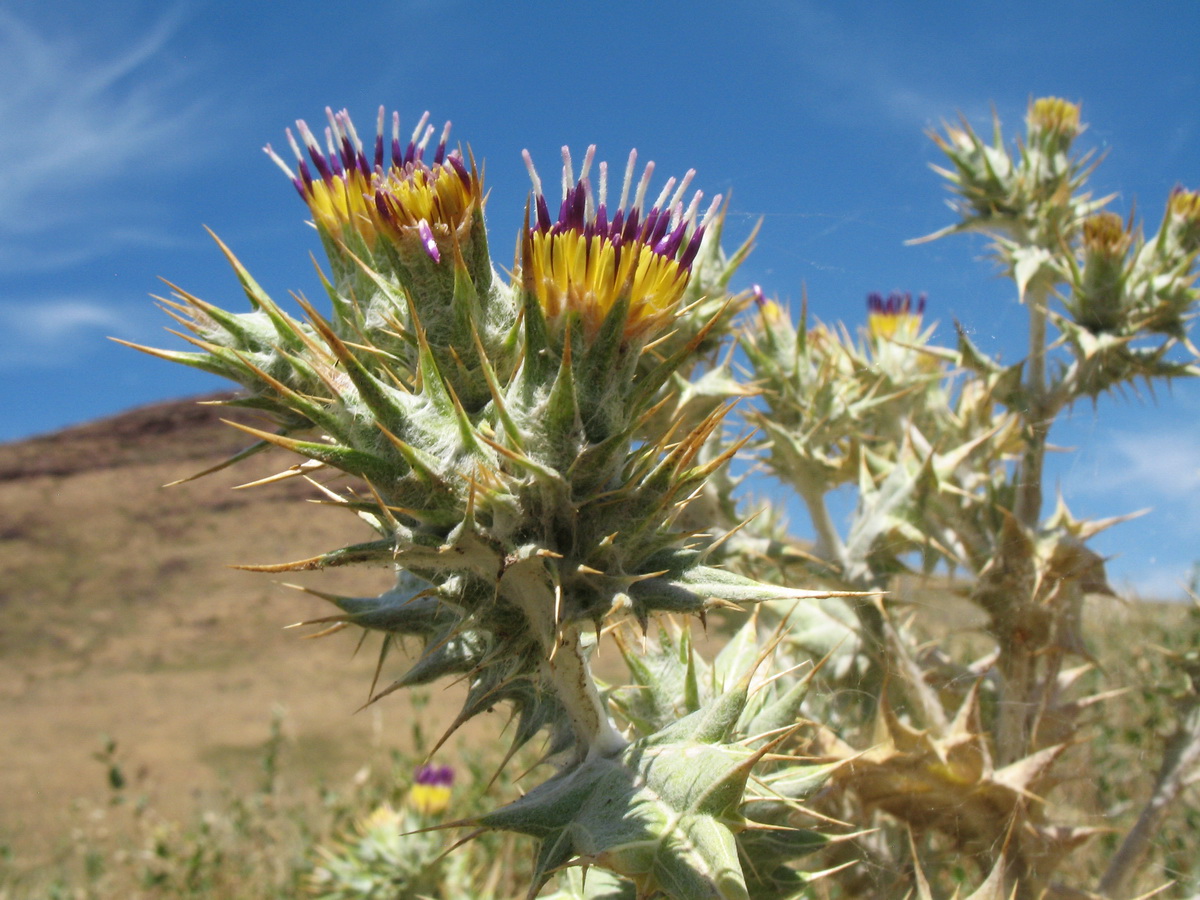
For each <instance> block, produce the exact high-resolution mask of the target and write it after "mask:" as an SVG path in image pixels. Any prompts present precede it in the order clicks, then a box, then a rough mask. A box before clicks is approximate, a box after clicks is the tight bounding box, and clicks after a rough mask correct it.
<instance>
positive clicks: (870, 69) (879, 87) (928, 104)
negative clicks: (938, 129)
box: [776, 0, 986, 129]
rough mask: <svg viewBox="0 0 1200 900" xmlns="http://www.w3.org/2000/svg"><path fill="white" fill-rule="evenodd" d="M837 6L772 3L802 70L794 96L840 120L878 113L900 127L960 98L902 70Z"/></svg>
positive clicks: (868, 118)
mask: <svg viewBox="0 0 1200 900" xmlns="http://www.w3.org/2000/svg"><path fill="white" fill-rule="evenodd" d="M839 9H840V8H839V7H838V6H836V5H818V4H815V3H811V2H808V0H783V2H780V3H778V4H777V5H776V14H777V16H778V18H779V24H780V28H779V29H778V30H777V31H776V35H777V37H778V38H779V39H780V40H782V41H784V42H786V43H787V44H788V45H789V50H790V57H789V58H791V59H793V60H794V61H795V64H796V66H797V68H798V69H799V70H800V71H801V72H803V73H804V76H805V81H806V83H805V84H803V85H798V86H797V87H800V88H801V89H800V90H798V91H797V93H796V96H798V97H801V98H802V97H805V96H809V97H812V98H813V101H814V103H813V109H814V110H816V111H818V112H820V113H821V114H823V115H826V116H829V117H831V118H833V119H835V120H837V121H838V122H839V123H841V124H845V125H871V126H874V127H878V125H879V124H880V120H881V118H882V120H883V121H884V122H888V123H891V124H893V125H897V126H901V127H903V128H905V129H910V128H912V126H913V125H914V124H915V125H917V126H921V125H930V124H934V123H936V122H938V121H939V120H940V119H941V118H942V117H944V116H945V115H946V114H947V111H948V110H954V109H956V108H959V107H961V104H962V100H961V98H956V97H953V96H951V95H950V94H946V93H944V92H943V91H941V90H938V89H934V88H931V87H930V86H929V85H928V84H919V83H917V81H916V80H915V78H914V77H913V72H910V73H908V74H907V75H906V73H905V72H904V71H903V70H902V65H901V63H902V60H901V59H898V58H897V56H896V55H895V54H894V53H887V52H881V51H880V47H879V43H878V41H877V40H874V39H871V38H869V37H868V36H867V34H866V33H864V32H863V31H861V30H860V29H858V28H856V27H855V22H854V20H853V17H852V16H850V15H848V14H846V13H845V12H841V13H839V12H838V10H839ZM909 55H910V56H911V55H912V54H911V53H910V54H909ZM980 111H986V106H981V109H980V110H974V109H966V110H964V112H965V114H967V115H969V116H974V115H975V114H976V113H978V112H980Z"/></svg>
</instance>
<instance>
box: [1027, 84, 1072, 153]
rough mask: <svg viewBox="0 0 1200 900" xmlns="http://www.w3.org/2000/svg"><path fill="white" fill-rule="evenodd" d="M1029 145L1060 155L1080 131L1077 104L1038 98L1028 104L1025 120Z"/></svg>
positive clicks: (1054, 98)
mask: <svg viewBox="0 0 1200 900" xmlns="http://www.w3.org/2000/svg"><path fill="white" fill-rule="evenodd" d="M1025 122H1026V125H1027V126H1028V128H1029V143H1030V144H1031V145H1034V146H1039V147H1042V148H1044V149H1046V150H1047V151H1049V152H1055V153H1062V152H1065V151H1066V149H1067V148H1068V147H1070V146H1071V142H1072V141H1073V140H1075V138H1076V136H1077V135H1078V134H1079V132H1080V131H1081V130H1082V129H1081V127H1080V124H1079V104H1077V103H1071V102H1070V101H1067V100H1063V99H1062V98H1060V97H1040V98H1038V99H1037V100H1034V101H1033V102H1032V103H1030V104H1029V113H1028V115H1027V116H1026V118H1025Z"/></svg>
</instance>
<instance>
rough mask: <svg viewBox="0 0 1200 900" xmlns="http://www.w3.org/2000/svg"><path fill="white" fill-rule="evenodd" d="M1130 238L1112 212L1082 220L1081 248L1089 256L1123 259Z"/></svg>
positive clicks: (1118, 217) (1101, 213)
mask: <svg viewBox="0 0 1200 900" xmlns="http://www.w3.org/2000/svg"><path fill="white" fill-rule="evenodd" d="M1131 241H1132V236H1131V235H1130V234H1129V232H1128V231H1126V230H1125V223H1124V221H1123V220H1122V219H1121V217H1120V216H1119V215H1117V214H1116V213H1114V212H1100V213H1096V214H1095V215H1092V216H1088V217H1087V218H1086V219H1084V220H1083V247H1084V250H1085V251H1087V253H1088V254H1089V255H1092V254H1095V255H1097V256H1104V257H1107V258H1111V259H1124V257H1125V254H1126V253H1127V252H1128V250H1129V245H1130V243H1131Z"/></svg>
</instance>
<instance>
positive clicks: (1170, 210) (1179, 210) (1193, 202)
mask: <svg viewBox="0 0 1200 900" xmlns="http://www.w3.org/2000/svg"><path fill="white" fill-rule="evenodd" d="M1167 227H1168V228H1169V229H1170V231H1171V233H1172V235H1173V237H1174V238H1175V240H1176V242H1177V246H1178V247H1179V248H1180V249H1182V250H1183V252H1184V253H1195V252H1196V251H1197V250H1200V191H1186V190H1184V189H1183V188H1182V187H1176V188H1175V189H1174V190H1172V191H1171V196H1170V198H1169V199H1168V200H1167Z"/></svg>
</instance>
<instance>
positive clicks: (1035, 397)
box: [1013, 290, 1051, 529]
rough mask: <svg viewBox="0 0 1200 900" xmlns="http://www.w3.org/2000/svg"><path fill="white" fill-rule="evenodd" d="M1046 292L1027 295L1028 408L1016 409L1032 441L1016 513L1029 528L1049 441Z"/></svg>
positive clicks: (1038, 507)
mask: <svg viewBox="0 0 1200 900" xmlns="http://www.w3.org/2000/svg"><path fill="white" fill-rule="evenodd" d="M1045 293H1046V292H1045V291H1039V290H1030V291H1029V292H1028V293H1027V294H1026V296H1025V303H1026V305H1027V306H1028V308H1029V356H1028V359H1027V376H1026V382H1025V396H1026V400H1027V404H1028V405H1027V406H1026V408H1025V409H1018V410H1014V411H1015V412H1016V413H1017V414H1018V415H1019V416H1020V417H1021V418H1022V419H1023V420H1024V423H1025V431H1026V435H1027V438H1028V441H1029V444H1028V446H1027V447H1026V449H1025V454H1024V456H1023V457H1022V459H1021V465H1020V468H1019V469H1018V470H1017V496H1016V501H1015V508H1014V509H1013V514H1014V515H1015V516H1016V518H1017V521H1018V522H1020V523H1021V524H1022V525H1023V526H1025V527H1026V528H1031V529H1032V528H1036V527H1037V525H1038V522H1039V521H1040V519H1041V515H1042V468H1043V464H1044V462H1045V458H1046V438H1047V436H1048V434H1049V432H1050V423H1051V418H1050V415H1049V411H1048V410H1047V408H1046V407H1047V403H1046V399H1047V398H1046V299H1047V298H1046V296H1045Z"/></svg>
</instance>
